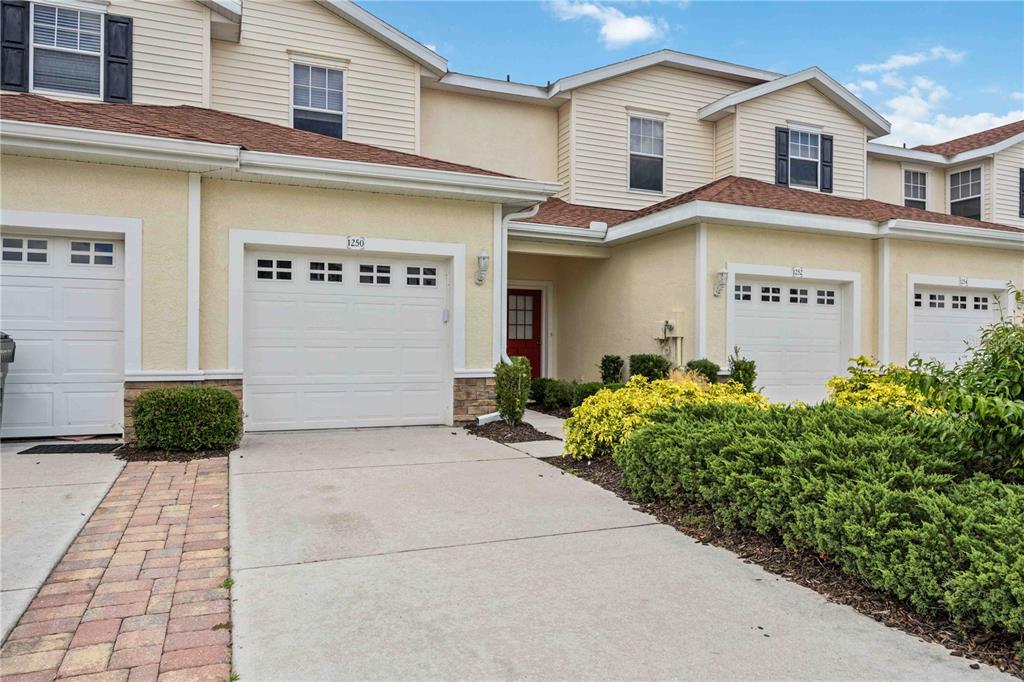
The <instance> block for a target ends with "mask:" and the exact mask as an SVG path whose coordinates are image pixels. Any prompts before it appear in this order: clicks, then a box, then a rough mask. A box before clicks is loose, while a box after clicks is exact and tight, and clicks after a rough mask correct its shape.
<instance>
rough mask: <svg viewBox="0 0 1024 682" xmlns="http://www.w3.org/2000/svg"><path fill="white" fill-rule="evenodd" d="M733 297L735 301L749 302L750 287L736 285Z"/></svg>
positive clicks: (747, 285)
mask: <svg viewBox="0 0 1024 682" xmlns="http://www.w3.org/2000/svg"><path fill="white" fill-rule="evenodd" d="M734 296H735V298H736V300H737V301H749V300H750V285H749V284H737V285H736V291H735V292H734Z"/></svg>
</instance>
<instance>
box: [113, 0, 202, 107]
mask: <svg viewBox="0 0 1024 682" xmlns="http://www.w3.org/2000/svg"><path fill="white" fill-rule="evenodd" d="M109 12H110V13H111V14H120V15H123V16H128V17H132V18H133V19H134V24H133V27H132V41H133V52H134V55H133V60H132V65H133V66H132V91H133V92H132V101H133V102H135V103H136V104H191V105H194V106H200V107H201V106H204V105H206V104H207V101H206V99H205V98H204V87H203V86H204V83H203V81H204V78H205V77H206V75H207V73H206V71H207V65H208V64H209V58H210V30H209V27H210V10H208V9H206V8H205V7H203V6H202V5H200V4H199V3H198V2H195V1H194V0H160V1H159V2H155V1H152V0H113V2H111V3H110V8H109Z"/></svg>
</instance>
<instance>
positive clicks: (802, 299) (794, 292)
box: [789, 289, 807, 303]
mask: <svg viewBox="0 0 1024 682" xmlns="http://www.w3.org/2000/svg"><path fill="white" fill-rule="evenodd" d="M789 302H790V303H807V289H790V290H789Z"/></svg>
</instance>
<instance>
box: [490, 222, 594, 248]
mask: <svg viewBox="0 0 1024 682" xmlns="http://www.w3.org/2000/svg"><path fill="white" fill-rule="evenodd" d="M607 234H608V226H607V225H605V224H604V223H590V227H566V226H565V225H545V224H543V223H521V222H516V221H510V222H509V224H508V236H509V239H530V240H537V241H557V242H584V243H588V244H600V243H601V242H603V241H604V239H605V236H606V235H607Z"/></svg>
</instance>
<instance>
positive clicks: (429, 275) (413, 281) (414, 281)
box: [405, 265, 437, 287]
mask: <svg viewBox="0 0 1024 682" xmlns="http://www.w3.org/2000/svg"><path fill="white" fill-rule="evenodd" d="M405 283H406V284H407V285H409V286H411V287H436V286H437V268H435V267H424V266H419V265H409V266H407V267H406V268H405Z"/></svg>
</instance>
